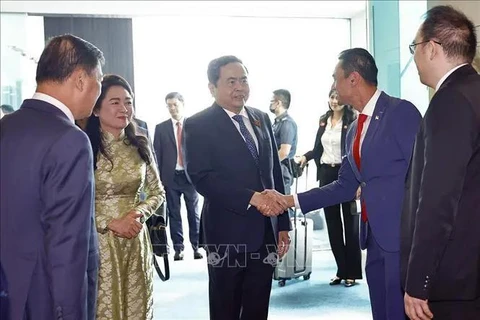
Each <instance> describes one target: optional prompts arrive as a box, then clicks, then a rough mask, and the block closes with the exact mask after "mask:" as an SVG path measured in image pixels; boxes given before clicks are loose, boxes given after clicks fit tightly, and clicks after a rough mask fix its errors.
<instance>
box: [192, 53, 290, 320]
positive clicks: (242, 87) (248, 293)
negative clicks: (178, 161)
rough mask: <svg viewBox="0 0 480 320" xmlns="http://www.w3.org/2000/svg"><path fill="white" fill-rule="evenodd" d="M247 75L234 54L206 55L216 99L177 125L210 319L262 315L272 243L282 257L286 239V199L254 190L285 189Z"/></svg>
mask: <svg viewBox="0 0 480 320" xmlns="http://www.w3.org/2000/svg"><path fill="white" fill-rule="evenodd" d="M247 74H248V72H247V69H246V68H245V66H244V65H243V63H242V61H241V60H240V59H238V58H236V57H234V56H223V57H220V58H218V59H215V60H213V61H211V62H210V64H209V65H208V81H209V84H208V87H209V89H210V92H211V94H212V96H213V97H214V98H215V103H214V104H213V105H212V106H211V107H209V108H207V109H205V110H203V111H201V112H199V113H197V114H196V115H194V116H192V117H190V118H188V119H187V120H186V121H185V128H184V139H185V140H184V148H185V153H184V154H185V168H186V170H187V173H188V176H189V177H190V179H191V180H192V182H193V184H194V185H195V188H196V189H197V191H198V192H199V193H200V194H201V195H203V197H204V205H203V211H202V218H201V231H202V232H201V236H202V242H201V243H202V245H204V247H205V248H206V250H207V253H208V262H209V264H208V274H209V299H210V319H214V320H233V319H236V320H238V319H244V320H246V319H248V320H257V319H258V320H260V319H267V316H268V305H269V300H270V290H271V286H272V274H273V269H274V264H275V262H276V259H275V252H276V248H275V244H278V254H279V255H280V256H282V255H283V254H285V252H286V251H287V250H288V246H289V242H290V241H289V237H288V231H289V230H290V219H289V217H288V213H287V212H286V211H284V208H285V203H279V202H277V200H276V199H275V198H274V197H272V196H270V195H267V194H262V193H261V192H262V191H264V189H266V188H269V189H276V190H277V191H278V192H284V187H283V180H282V172H281V168H280V161H279V160H278V153H277V146H276V145H275V141H274V138H273V132H272V125H271V123H270V120H269V118H268V115H267V114H265V113H263V112H261V111H260V110H258V109H254V108H250V107H245V102H246V101H247V99H248V96H249V93H250V88H249V85H248V79H247ZM259 210H261V211H259ZM261 212H263V213H264V215H262V213H261ZM278 214H280V215H279V216H278V217H277V216H276V215H278Z"/></svg>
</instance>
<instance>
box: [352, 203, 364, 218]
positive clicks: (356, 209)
mask: <svg viewBox="0 0 480 320" xmlns="http://www.w3.org/2000/svg"><path fill="white" fill-rule="evenodd" d="M357 201H358V203H357ZM361 212H362V206H361V205H360V200H355V199H354V200H352V201H350V214H351V215H352V216H358V215H360V213H361Z"/></svg>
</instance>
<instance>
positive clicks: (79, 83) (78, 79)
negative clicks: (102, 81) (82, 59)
mask: <svg viewBox="0 0 480 320" xmlns="http://www.w3.org/2000/svg"><path fill="white" fill-rule="evenodd" d="M86 77H87V75H86V73H85V71H84V70H82V69H80V68H77V69H75V71H73V73H72V80H73V82H74V84H75V88H77V89H78V90H79V91H80V92H82V91H83V90H84V89H85V84H86V82H85V81H86Z"/></svg>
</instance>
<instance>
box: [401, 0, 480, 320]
mask: <svg viewBox="0 0 480 320" xmlns="http://www.w3.org/2000/svg"><path fill="white" fill-rule="evenodd" d="M476 47H477V38H476V35H475V27H474V25H473V23H472V22H471V21H470V20H468V18H467V17H466V16H465V15H464V14H463V13H461V12H459V11H457V10H455V9H453V8H452V7H449V6H438V7H434V8H432V9H430V10H429V11H428V12H427V14H426V20H425V21H424V22H423V24H422V26H421V27H420V29H419V30H418V33H417V35H416V37H415V40H414V42H413V43H412V44H411V46H410V48H411V51H412V53H413V54H414V59H415V63H416V65H417V69H418V73H419V75H420V81H421V82H422V83H423V84H425V85H427V86H429V87H430V88H432V89H435V90H436V93H435V95H434V96H433V98H432V100H431V102H430V106H429V107H428V110H427V112H426V113H425V118H424V119H423V121H422V124H421V127H420V131H419V133H418V135H417V138H416V141H415V148H414V152H413V159H412V163H411V166H410V170H409V174H408V180H407V186H406V197H405V202H404V209H403V215H402V229H401V231H402V233H401V240H402V241H401V253H402V259H401V266H402V280H403V283H404V288H405V291H406V293H405V310H406V312H407V315H408V316H409V317H410V318H411V319H427V318H428V319H429V318H431V317H432V313H433V316H434V319H462V320H469V319H480V259H479V257H480V233H479V231H478V226H479V224H480V75H478V74H477V73H476V71H475V70H474V69H473V67H472V65H471V63H472V61H473V58H474V56H475V50H476Z"/></svg>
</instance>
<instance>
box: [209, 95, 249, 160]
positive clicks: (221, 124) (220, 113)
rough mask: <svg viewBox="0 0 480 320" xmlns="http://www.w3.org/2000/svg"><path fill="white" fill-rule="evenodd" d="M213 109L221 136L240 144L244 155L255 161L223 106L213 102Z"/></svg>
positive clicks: (229, 141) (230, 141)
mask: <svg viewBox="0 0 480 320" xmlns="http://www.w3.org/2000/svg"><path fill="white" fill-rule="evenodd" d="M213 106H214V108H215V109H214V110H215V114H216V117H217V119H218V121H217V124H218V128H219V129H220V132H221V133H220V134H221V136H222V137H223V138H224V139H225V140H226V141H228V143H234V144H238V145H242V147H241V150H244V154H245V156H246V157H247V156H248V158H249V159H251V161H252V162H255V159H253V156H252V154H251V153H250V150H248V147H247V144H246V143H245V140H243V137H242V134H241V133H240V132H238V130H237V128H236V127H235V125H234V124H233V121H234V120H232V119H231V118H230V117H229V116H228V114H227V113H226V112H225V111H224V110H223V108H222V107H221V106H219V105H217V104H214V105H213Z"/></svg>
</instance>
